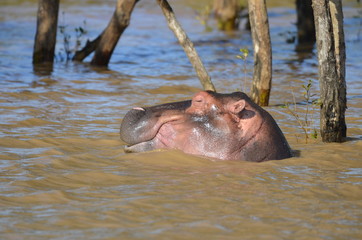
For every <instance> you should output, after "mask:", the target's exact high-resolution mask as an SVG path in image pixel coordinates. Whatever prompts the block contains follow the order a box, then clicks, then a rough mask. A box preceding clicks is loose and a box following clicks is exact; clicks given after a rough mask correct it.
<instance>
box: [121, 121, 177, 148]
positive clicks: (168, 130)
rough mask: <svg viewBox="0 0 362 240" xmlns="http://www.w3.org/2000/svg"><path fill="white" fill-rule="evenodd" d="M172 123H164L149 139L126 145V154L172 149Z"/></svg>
mask: <svg viewBox="0 0 362 240" xmlns="http://www.w3.org/2000/svg"><path fill="white" fill-rule="evenodd" d="M173 122H174V121H170V122H165V123H164V124H162V125H161V126H160V127H159V128H158V129H157V130H156V131H155V132H154V133H153V134H152V135H153V137H151V139H149V140H147V141H141V142H138V143H134V144H128V145H126V146H125V147H124V151H125V152H126V153H136V152H146V151H152V150H154V149H159V148H172V146H173V145H174V137H175V131H174V130H173V127H172V125H173Z"/></svg>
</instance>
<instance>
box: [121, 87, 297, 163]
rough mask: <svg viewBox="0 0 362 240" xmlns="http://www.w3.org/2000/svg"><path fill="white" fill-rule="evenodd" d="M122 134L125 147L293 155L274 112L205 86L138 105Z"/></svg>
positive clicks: (224, 156) (219, 155) (256, 158)
mask: <svg viewBox="0 0 362 240" xmlns="http://www.w3.org/2000/svg"><path fill="white" fill-rule="evenodd" d="M120 134H121V139H122V140H123V141H124V142H126V143H127V144H128V146H125V152H144V151H150V150H155V149H177V150H181V151H183V152H185V153H188V154H194V155H199V156H205V157H208V158H212V159H221V160H244V161H253V162H262V161H267V160H279V159H285V158H289V157H292V151H291V149H290V147H289V144H288V142H287V140H286V138H285V137H284V135H283V133H282V131H281V130H280V128H279V127H278V125H277V123H276V122H275V120H274V119H273V117H272V116H271V115H270V114H269V113H268V112H267V111H266V110H264V109H263V108H262V107H260V106H259V105H257V104H255V103H254V102H253V101H252V100H251V99H250V98H249V97H248V96H247V95H246V94H245V93H243V92H234V93H231V94H222V93H216V92H212V91H202V92H199V93H197V94H195V95H194V96H193V98H192V99H191V100H187V101H181V102H174V103H166V104H162V105H157V106H152V107H136V108H133V109H131V110H130V111H129V112H128V113H127V114H126V115H125V117H124V119H123V121H122V123H121V128H120Z"/></svg>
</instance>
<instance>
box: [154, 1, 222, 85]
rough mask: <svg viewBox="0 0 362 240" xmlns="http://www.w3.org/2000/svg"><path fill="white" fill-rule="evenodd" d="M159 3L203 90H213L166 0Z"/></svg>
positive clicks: (198, 58) (194, 51) (207, 75)
mask: <svg viewBox="0 0 362 240" xmlns="http://www.w3.org/2000/svg"><path fill="white" fill-rule="evenodd" d="M157 3H158V4H159V5H160V7H161V9H162V12H163V14H164V15H165V17H166V19H167V23H168V27H169V28H170V29H171V30H172V31H173V33H174V34H175V36H176V38H177V39H178V41H179V43H180V44H181V46H182V47H183V49H184V51H185V53H186V55H187V56H188V58H189V60H190V62H191V64H192V66H193V67H194V69H195V71H196V74H197V76H198V78H199V79H200V82H201V84H202V86H203V88H204V89H205V90H211V91H215V87H214V85H213V84H212V82H211V78H210V76H209V74H208V73H207V71H206V69H205V67H204V65H203V63H202V62H201V59H200V57H199V55H198V54H197V52H196V49H195V48H194V45H193V43H192V42H191V40H190V39H189V38H188V36H187V35H186V33H185V31H184V30H183V29H182V27H181V25H180V24H179V23H178V21H177V20H176V17H175V14H174V12H173V10H172V8H171V6H170V4H169V3H168V2H167V1H166V0H157Z"/></svg>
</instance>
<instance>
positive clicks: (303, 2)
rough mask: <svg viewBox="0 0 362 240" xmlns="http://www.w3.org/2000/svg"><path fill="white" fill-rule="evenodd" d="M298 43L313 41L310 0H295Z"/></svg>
mask: <svg viewBox="0 0 362 240" xmlns="http://www.w3.org/2000/svg"><path fill="white" fill-rule="evenodd" d="M296 8H297V28H298V44H303V43H314V42H315V27H314V16H313V8H312V0H297V1H296Z"/></svg>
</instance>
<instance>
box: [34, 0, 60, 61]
mask: <svg viewBox="0 0 362 240" xmlns="http://www.w3.org/2000/svg"><path fill="white" fill-rule="evenodd" d="M58 10H59V0H39V6H38V14H37V26H36V34H35V41H34V52H33V64H38V63H53V61H54V50H55V43H56V37H57V27H58Z"/></svg>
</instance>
